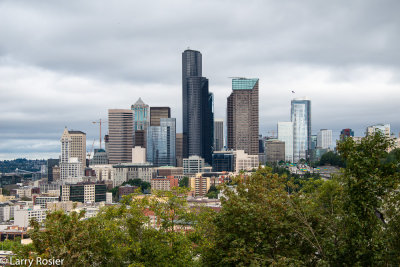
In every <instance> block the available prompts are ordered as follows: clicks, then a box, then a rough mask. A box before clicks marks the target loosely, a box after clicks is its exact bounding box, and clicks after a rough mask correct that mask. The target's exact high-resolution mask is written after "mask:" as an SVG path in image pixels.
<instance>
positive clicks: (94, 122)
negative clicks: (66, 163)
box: [92, 119, 107, 149]
mask: <svg viewBox="0 0 400 267" xmlns="http://www.w3.org/2000/svg"><path fill="white" fill-rule="evenodd" d="M102 122H107V121H102V120H101V119H99V120H98V121H93V122H92V123H93V124H96V123H97V124H99V128H100V136H99V137H100V139H99V140H100V149H101V123H102Z"/></svg>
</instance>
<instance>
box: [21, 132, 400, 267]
mask: <svg viewBox="0 0 400 267" xmlns="http://www.w3.org/2000/svg"><path fill="white" fill-rule="evenodd" d="M390 146H391V142H390V140H388V139H386V138H385V137H384V136H383V135H381V134H379V133H377V134H376V135H373V136H368V137H366V138H364V139H363V140H362V141H361V142H360V143H355V142H354V141H353V140H352V139H351V138H348V139H346V140H345V141H344V142H342V143H339V144H338V151H339V153H340V155H341V157H342V158H343V160H344V161H345V162H346V168H345V169H344V170H343V171H342V173H341V174H340V175H335V176H333V177H332V179H330V180H323V179H319V177H316V176H313V175H312V174H305V175H304V177H300V176H299V177H297V176H293V175H290V173H288V171H287V170H286V169H284V168H279V167H277V166H275V167H273V168H270V167H266V168H259V169H258V170H257V171H256V172H255V173H253V174H252V175H250V176H247V175H244V173H240V174H239V175H238V176H237V177H235V178H234V179H233V180H232V183H231V184H229V185H228V184H223V185H222V186H221V187H218V188H215V187H212V189H211V188H210V190H209V194H211V193H215V192H217V191H216V190H218V189H220V190H222V191H223V195H224V197H222V198H221V209H220V211H219V212H214V211H212V210H211V209H208V208H205V207H201V206H198V207H194V208H193V207H192V208H189V207H188V203H187V201H186V194H187V192H188V189H187V188H182V187H179V188H174V189H173V191H171V192H155V194H154V195H152V196H149V195H146V196H142V195H141V196H139V195H135V194H134V195H131V196H126V197H124V199H123V201H122V203H121V205H119V206H111V207H106V208H104V209H103V210H102V211H101V212H100V214H99V215H98V216H97V217H94V218H90V219H86V220H84V219H83V216H84V214H83V213H80V214H77V213H71V214H70V215H66V214H64V213H63V212H54V213H51V214H49V215H48V218H47V219H46V221H45V223H44V228H42V227H41V225H40V224H39V223H37V222H34V221H33V222H32V225H33V230H32V231H31V232H30V236H31V238H32V240H33V244H32V245H30V246H21V247H16V248H15V249H14V250H15V252H16V253H17V255H18V256H19V257H25V258H27V257H28V258H29V257H30V258H33V257H36V256H42V257H46V258H52V257H54V258H64V259H65V265H66V266H399V265H400V231H399V230H398V229H399V228H400V213H399V211H398V209H399V206H400V190H399V181H400V175H399V172H398V165H399V159H400V158H398V157H397V155H399V154H398V153H400V152H398V151H397V150H393V151H394V152H390V153H388V152H387V151H388V149H389V147H390Z"/></svg>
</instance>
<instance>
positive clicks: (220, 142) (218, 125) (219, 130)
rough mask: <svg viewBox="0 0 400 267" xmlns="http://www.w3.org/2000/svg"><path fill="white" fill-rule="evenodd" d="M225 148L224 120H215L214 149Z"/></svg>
mask: <svg viewBox="0 0 400 267" xmlns="http://www.w3.org/2000/svg"><path fill="white" fill-rule="evenodd" d="M223 148H224V120H223V119H215V120H214V151H221V150H222V149H223Z"/></svg>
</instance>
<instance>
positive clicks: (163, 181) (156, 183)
mask: <svg viewBox="0 0 400 267" xmlns="http://www.w3.org/2000/svg"><path fill="white" fill-rule="evenodd" d="M178 186H179V179H178V178H174V177H172V176H170V177H167V178H164V177H157V178H153V179H151V190H161V191H171V189H172V188H173V187H178Z"/></svg>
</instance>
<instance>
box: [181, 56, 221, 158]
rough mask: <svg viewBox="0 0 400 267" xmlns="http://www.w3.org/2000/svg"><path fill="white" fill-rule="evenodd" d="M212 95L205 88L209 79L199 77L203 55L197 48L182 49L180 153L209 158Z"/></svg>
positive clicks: (210, 152)
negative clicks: (181, 132)
mask: <svg viewBox="0 0 400 267" xmlns="http://www.w3.org/2000/svg"><path fill="white" fill-rule="evenodd" d="M213 102H214V101H213V95H212V94H211V93H209V91H208V79H207V78H205V77H202V57H201V53H200V52H199V51H195V50H190V49H188V50H185V51H184V52H183V53H182V118H183V157H184V158H187V157H188V156H192V155H197V156H201V157H202V158H204V159H205V161H206V162H208V163H209V164H211V162H212V146H213V139H214V138H213V135H214V132H213V126H214V113H213Z"/></svg>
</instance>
